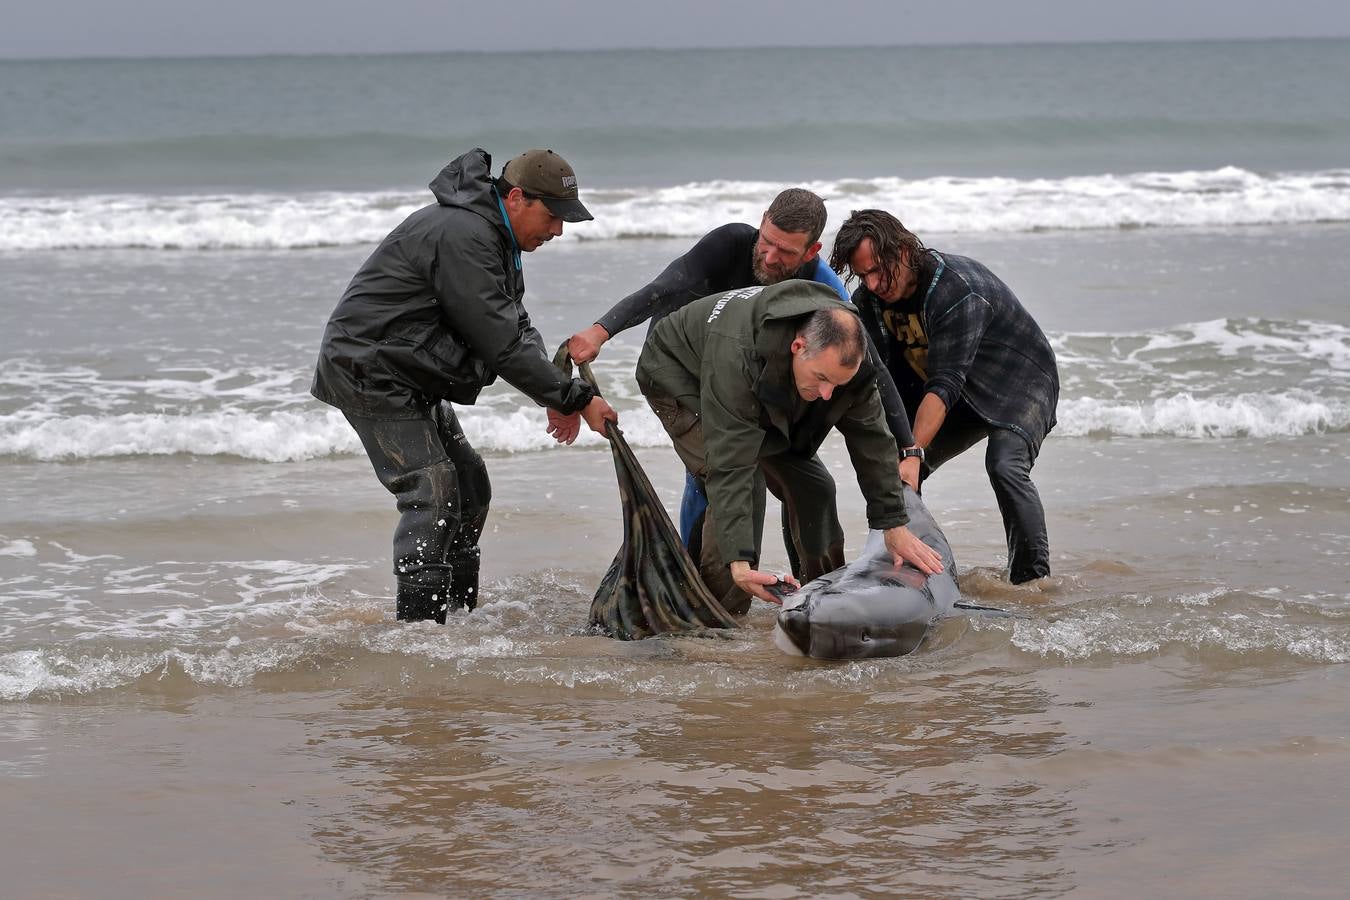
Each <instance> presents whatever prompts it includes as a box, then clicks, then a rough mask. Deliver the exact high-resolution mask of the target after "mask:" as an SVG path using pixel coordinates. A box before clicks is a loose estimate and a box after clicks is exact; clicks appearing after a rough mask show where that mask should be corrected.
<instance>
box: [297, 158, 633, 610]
mask: <svg viewBox="0 0 1350 900" xmlns="http://www.w3.org/2000/svg"><path fill="white" fill-rule="evenodd" d="M491 173H492V158H491V157H490V156H489V155H488V154H487V152H486V151H484V150H479V149H475V150H471V151H469V152H468V153H465V154H464V155H463V156H461V157H459V158H458V159H456V160H454V161H453V162H451V163H450V164H449V165H447V166H446V167H445V168H444V169H442V170H441V173H440V174H439V175H437V176H436V178H435V179H434V180H433V181H432V182H431V185H430V187H431V192H432V194H433V195H434V196H435V198H436V202H435V203H433V204H431V205H429V206H425V207H423V208H422V209H419V210H417V211H416V212H414V213H413V214H412V215H410V216H409V217H408V218H407V219H405V220H404V221H403V223H402V224H401V225H399V226H398V227H397V228H395V229H394V230H393V231H391V232H390V233H389V235H388V236H387V237H386V238H385V239H384V240H383V241H382V242H381V243H380V245H379V247H377V248H376V249H375V252H374V253H372V254H371V256H370V258H369V259H367V260H366V261H365V263H364V264H363V265H362V266H361V268H360V270H359V271H358V272H357V273H356V275H355V277H353V278H352V281H351V284H349V285H348V286H347V291H346V293H344V294H343V296H342V299H341V300H339V301H338V305H337V308H336V309H334V310H333V315H332V317H331V318H330V319H329V320H328V327H327V329H326V330H325V331H324V336H323V343H322V346H321V347H320V350H319V362H318V365H317V367H316V369H315V373H314V383H313V386H312V387H311V388H310V392H311V393H313V394H314V396H315V397H317V398H318V399H319V400H322V401H323V402H324V403H328V404H330V405H332V406H335V407H337V408H338V409H340V410H341V411H342V413H343V415H344V416H346V418H347V421H348V422H350V423H351V425H352V427H353V428H354V429H355V430H356V433H357V435H358V436H359V437H360V439H361V444H362V446H363V447H364V448H365V451H366V455H367V456H369V457H370V461H371V464H372V465H373V466H374V468H375V475H376V477H377V478H379V480H380V483H381V484H383V485H384V486H385V488H386V489H388V491H389V492H390V493H392V494H393V495H394V496H395V497H396V498H397V501H398V509H399V512H400V514H401V515H400V518H399V522H398V526H397V528H396V529H395V531H394V574H395V577H396V578H397V581H398V599H397V615H398V618H400V619H408V620H418V619H435V620H436V621H438V622H442V623H443V622H444V621H445V617H446V613H447V611H448V610H450V609H452V608H457V607H466V608H468V609H473V608H474V606H475V604H476V603H477V596H478V567H479V550H478V539H479V536H480V535H481V534H482V532H483V525H484V524H485V522H486V521H487V511H488V501H489V499H490V498H491V493H492V489H491V485H490V483H489V481H488V476H487V467H486V466H485V465H484V464H483V460H482V457H480V456H479V455H478V453H477V451H475V450H474V449H473V447H472V446H470V445H469V443H468V441H467V440H466V439H465V437H464V431H463V429H461V428H460V426H459V421H458V418H457V417H456V414H455V409H454V406H453V405H452V404H457V405H470V404H472V403H474V401H475V400H476V399H477V398H478V394H479V392H480V391H481V390H482V389H483V388H484V387H486V386H487V385H489V384H492V383H493V382H494V381H496V380H497V378H498V376H500V377H501V378H502V379H503V380H504V381H506V382H507V383H508V384H510V385H511V386H512V387H514V388H516V389H517V390H519V391H520V392H521V393H523V394H524V395H525V396H527V397H529V398H530V399H531V400H533V401H534V402H535V403H538V404H539V405H540V406H545V407H548V408H549V409H551V410H554V411H556V412H557V413H560V414H562V415H564V416H574V415H578V414H580V416H581V417H583V418H584V419H585V420H586V424H587V425H588V426H589V427H590V428H591V429H592V430H593V431H597V432H600V433H604V427H605V426H604V423H605V420H606V419H608V420H612V421H617V420H618V416H617V415H616V414H615V412H614V410H613V409H612V408H611V407H610V405H609V404H608V403H606V402H605V401H604V399H603V398H601V397H599V396H598V395H596V394H595V392H594V390H593V389H592V388H591V386H590V385H589V384H587V383H586V382H585V381H582V380H580V379H575V378H567V377H565V376H564V375H563V374H562V372H560V371H559V370H558V368H557V367H556V366H554V365H553V362H552V360H551V358H550V356H549V354H548V353H547V352H546V350H545V349H544V342H543V339H542V338H541V337H540V335H539V332H538V331H537V330H535V328H534V327H533V326H532V325H530V319H529V315H528V313H527V312H526V311H525V307H524V306H523V304H522V302H521V301H522V297H523V295H524V293H525V282H524V276H523V272H522V266H521V254H522V253H530V252H533V251H534V250H537V249H538V248H539V247H540V246H541V245H543V244H544V243H546V242H548V241H550V240H552V239H553V238H554V237H557V236H558V235H561V234H562V232H563V222H584V221H587V220H589V219H590V218H591V214H590V212H589V211H587V209H586V207H585V206H584V205H583V204H582V202H581V200H580V198H579V197H578V194H577V177H576V173H575V172H574V171H573V170H572V167H571V166H570V165H568V164H567V161H566V160H564V159H563V158H562V157H561V156H559V155H558V154H556V153H554V152H553V151H552V150H530V151H528V152H526V153H523V154H521V155H520V156H518V157H516V158H515V159H513V160H511V161H510V162H508V163H507V164H506V166H505V167H504V168H503V170H502V174H501V176H500V177H498V178H493V177H492V174H491Z"/></svg>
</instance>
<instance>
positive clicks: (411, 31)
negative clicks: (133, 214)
mask: <svg viewBox="0 0 1350 900" xmlns="http://www.w3.org/2000/svg"><path fill="white" fill-rule="evenodd" d="M5 6H6V7H7V9H5V11H4V13H3V16H0V22H3V24H2V25H0V58H31V57H51V56H57V57H60V56H199V55H208V54H224V55H232V54H269V53H404V52H425V51H433V52H435V51H445V50H537V49H564V50H589V49H597V48H616V47H758V46H800V45H804V44H813V43H819V44H828V45H835V46H838V45H845V46H846V45H850V44H872V45H877V44H881V45H903V44H962V43H990V42H995V43H1005V42H1040V41H1111V40H1126V41H1132V40H1208V39H1229V38H1239V39H1242V38H1266V37H1347V36H1350V0H1275V2H1270V0H924V2H912V0H661V2H651V0H573V2H566V0H497V2H495V3H494V2H491V0H489V2H482V0H478V2H474V3H464V2H459V0H209V2H206V0H126V2H121V3H119V2H116V0H14V2H6V4H5Z"/></svg>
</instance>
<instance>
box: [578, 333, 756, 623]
mask: <svg viewBox="0 0 1350 900" xmlns="http://www.w3.org/2000/svg"><path fill="white" fill-rule="evenodd" d="M555 362H557V363H558V365H559V366H560V367H561V368H562V369H563V370H564V371H569V372H570V370H571V360H570V359H569V358H568V357H567V345H566V344H564V345H563V346H562V348H561V349H560V350H559V351H558V357H557V358H556V359H555ZM581 376H582V377H583V378H585V379H586V380H587V381H589V382H590V383H591V384H595V379H594V378H593V377H592V376H591V372H590V367H589V366H586V365H582V366H581ZM605 436H606V437H608V438H609V445H610V450H611V451H613V453H614V471H615V474H616V475H617V476H618V479H619V499H620V502H621V504H622V507H623V545H622V546H620V547H619V552H618V553H616V554H615V555H614V562H613V563H612V564H611V565H610V567H609V571H608V572H606V573H605V577H604V579H603V580H601V582H600V587H599V588H598V589H597V590H596V592H595V598H594V599H593V600H591V624H592V625H595V626H598V627H599V628H600V629H602V630H603V631H604V632H605V633H606V634H608V635H609V636H610V637H615V638H619V639H620V640H625V641H632V640H640V639H642V638H646V637H651V636H652V635H657V634H670V633H677V632H689V631H699V630H702V629H705V628H735V627H736V621H735V619H733V618H732V616H731V614H730V613H728V612H727V611H726V610H725V609H723V608H722V606H721V604H720V603H718V602H717V600H716V599H715V598H714V597H713V596H712V594H711V593H709V591H708V589H707V588H706V587H705V586H704V584H703V581H702V579H700V578H699V576H698V568H697V566H695V565H694V561H693V560H692V559H690V558H689V553H688V551H686V550H685V548H684V545H683V544H682V543H680V535H679V532H677V531H676V530H675V526H674V524H672V523H671V521H670V517H669V516H668V515H666V510H665V507H664V506H662V505H661V499H660V498H659V497H658V496H657V495H656V491H655V489H653V488H652V483H651V482H650V481H649V480H648V479H647V473H646V472H644V471H642V466H641V465H639V464H638V461H637V457H636V456H634V455H633V449H632V448H631V447H629V446H628V442H627V441H626V440H624V438H623V433H622V432H621V431H619V428H618V426H617V425H615V424H613V423H612V422H611V423H607V424H606V426H605Z"/></svg>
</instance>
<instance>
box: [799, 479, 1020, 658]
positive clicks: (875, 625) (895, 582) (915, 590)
mask: <svg viewBox="0 0 1350 900" xmlns="http://www.w3.org/2000/svg"><path fill="white" fill-rule="evenodd" d="M904 491H905V509H906V510H908V511H909V530H910V531H912V532H914V534H915V535H917V536H918V537H919V539H920V540H922V541H923V542H924V543H925V544H927V545H928V546H930V547H932V548H933V549H934V550H936V551H937V552H938V554H939V555H940V556H941V557H942V569H943V570H942V572H941V573H939V574H937V575H930V576H925V575H924V574H923V573H922V572H920V571H919V570H918V569H916V568H914V567H913V566H911V565H909V564H908V563H906V564H905V565H904V566H902V567H900V568H897V567H896V565H895V563H894V562H893V561H892V559H891V554H890V553H889V552H888V551H887V550H886V544H885V541H884V539H883V537H882V533H881V532H880V531H873V532H871V533H870V534H869V535H868V536H867V544H866V545H865V546H864V547H863V552H862V556H860V557H859V558H858V559H857V560H855V561H853V562H852V563H850V564H848V565H847V566H844V567H843V568H841V569H836V570H835V571H833V572H831V573H829V574H828V575H823V576H821V577H820V578H817V579H816V580H815V581H812V582H809V583H807V584H805V585H803V586H802V587H801V588H800V589H799V590H797V591H795V592H793V593H792V594H787V595H784V598H783V609H782V611H780V612H779V613H778V623H777V625H776V626H775V627H774V643H776V644H777V645H778V647H779V649H781V650H783V651H784V652H787V653H792V654H798V655H806V656H813V657H815V658H817V659H867V658H869V657H878V656H904V655H905V654H906V653H910V652H912V651H913V650H914V649H915V648H917V647H918V646H919V645H920V644H922V643H923V641H924V638H925V637H927V636H928V633H929V631H930V630H931V629H932V628H933V626H934V625H936V624H937V623H938V622H939V621H941V620H942V619H944V618H948V617H951V616H958V615H964V614H966V613H968V612H981V613H992V614H995V615H1007V613H1005V612H1004V611H1003V610H999V609H994V608H992V607H984V606H975V605H972V604H968V603H964V602H962V600H961V591H960V589H959V588H958V587H957V583H956V560H955V559H953V558H952V548H951V546H950V545H949V544H948V543H947V538H946V536H945V535H943V533H942V529H941V528H938V525H937V522H936V521H935V520H934V519H933V516H932V514H931V513H930V512H928V508H927V507H926V506H924V503H923V500H921V499H919V495H918V494H916V493H914V491H913V490H912V489H910V487H909V486H908V485H906V486H905V488H904Z"/></svg>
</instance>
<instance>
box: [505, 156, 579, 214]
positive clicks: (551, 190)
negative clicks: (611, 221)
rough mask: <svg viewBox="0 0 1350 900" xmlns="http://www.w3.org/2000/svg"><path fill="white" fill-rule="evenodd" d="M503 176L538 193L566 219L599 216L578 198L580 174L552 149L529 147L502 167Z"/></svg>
mask: <svg viewBox="0 0 1350 900" xmlns="http://www.w3.org/2000/svg"><path fill="white" fill-rule="evenodd" d="M502 178H505V179H506V180H507V181H508V182H510V183H511V184H513V185H515V186H516V187H518V188H520V189H521V190H522V191H524V192H525V193H527V194H533V195H534V196H536V197H538V198H539V199H540V200H541V201H543V203H544V205H545V206H547V207H548V209H549V212H551V213H553V214H554V215H555V216H557V217H558V218H560V219H562V220H563V221H564V222H589V221H591V220H592V219H594V218H595V216H593V215H591V211H590V210H588V209H587V208H586V207H585V206H583V205H582V204H581V201H580V200H579V199H577V174H576V173H575V172H573V171H572V167H571V166H569V165H568V164H567V160H565V159H563V158H562V157H561V156H559V155H558V154H556V153H554V152H553V151H552V150H526V151H525V152H524V153H522V154H520V155H519V156H517V157H516V158H515V159H513V160H511V161H510V162H509V163H507V164H506V165H505V166H504V167H503V168H502Z"/></svg>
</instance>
